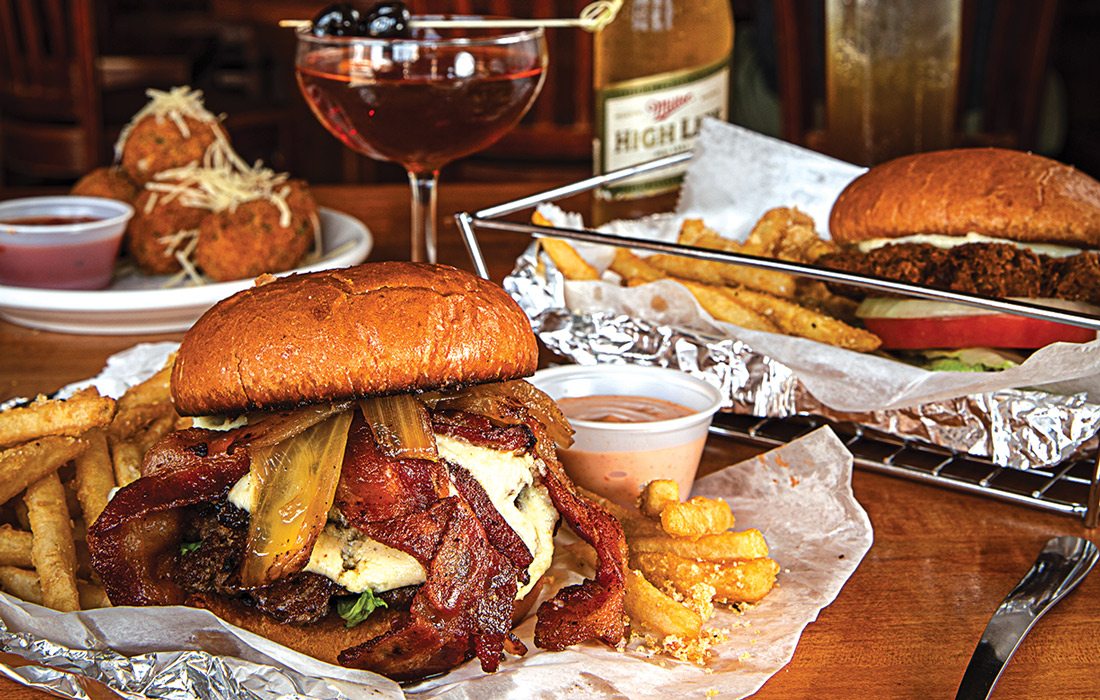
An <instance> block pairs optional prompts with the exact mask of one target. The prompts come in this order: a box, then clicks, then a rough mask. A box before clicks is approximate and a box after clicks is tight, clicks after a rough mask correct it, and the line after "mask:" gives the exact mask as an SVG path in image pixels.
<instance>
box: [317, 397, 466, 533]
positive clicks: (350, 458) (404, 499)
mask: <svg viewBox="0 0 1100 700" xmlns="http://www.w3.org/2000/svg"><path fill="white" fill-rule="evenodd" d="M448 483H449V481H448V479H447V472H446V470H445V469H443V468H442V467H441V466H440V465H439V464H437V463H435V462H431V461H428V460H422V459H393V458H391V457H388V456H386V455H385V454H383V452H382V450H381V448H379V446H378V443H377V442H375V440H374V434H373V433H372V432H371V428H370V425H369V424H368V423H367V422H366V421H365V420H364V419H363V416H362V414H361V413H359V412H358V411H356V413H355V418H354V419H353V421H352V424H351V429H350V431H349V432H348V446H347V451H346V452H345V453H344V463H343V466H342V467H341V468H340V481H339V483H338V484H337V486H336V497H335V499H334V504H335V505H336V508H337V509H338V510H339V511H340V512H341V513H342V514H343V515H344V517H345V518H347V520H348V522H349V523H351V524H353V525H362V524H365V523H369V522H378V521H380V520H389V519H390V518H395V517H398V516H401V515H406V514H408V513H414V512H417V511H423V510H425V509H427V508H429V507H431V506H432V504H434V503H436V502H437V501H438V500H439V499H440V498H442V497H444V496H446V495H447V491H448V488H447V485H448Z"/></svg>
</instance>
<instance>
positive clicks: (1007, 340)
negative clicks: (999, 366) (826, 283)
mask: <svg viewBox="0 0 1100 700" xmlns="http://www.w3.org/2000/svg"><path fill="white" fill-rule="evenodd" d="M862 320H863V324H864V325H865V326H867V330H869V331H871V332H872V333H874V334H875V335H877V336H878V337H880V338H882V347H883V349H884V350H931V349H936V348H973V347H985V348H1017V349H1027V350H1030V349H1035V348H1041V347H1044V346H1046V345H1049V344H1051V343H1056V342H1059V341H1062V342H1067V343H1087V342H1089V341H1092V340H1096V331H1090V330H1089V329H1087V328H1079V327H1077V326H1068V325H1066V324H1064V323H1055V322H1054V321H1043V320H1039V319H1035V318H1027V317H1024V316H1012V315H1010V314H982V315H978V316H939V317H933V318H864V319H862Z"/></svg>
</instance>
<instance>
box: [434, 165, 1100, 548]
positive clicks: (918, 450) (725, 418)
mask: <svg viewBox="0 0 1100 700" xmlns="http://www.w3.org/2000/svg"><path fill="white" fill-rule="evenodd" d="M691 157H692V154H691V153H690V152H688V153H680V154H676V155H672V156H666V157H664V158H659V159H657V160H653V161H650V162H648V163H642V164H640V165H636V166H632V167H629V168H623V169H621V170H616V171H614V172H610V173H606V174H603V175H596V176H593V177H590V178H586V179H584V180H580V181H578V182H575V183H570V184H568V185H563V186H561V187H555V188H553V189H549V190H545V191H543V192H539V193H536V194H533V195H530V196H527V197H522V198H520V199H515V200H512V201H510V202H504V203H502V204H498V205H495V206H492V207H488V208H485V209H481V210H479V211H476V212H473V213H470V212H460V213H458V214H455V222H456V223H457V225H458V229H459V231H460V232H461V234H462V239H463V242H464V243H465V245H466V250H467V252H468V253H469V255H470V260H471V262H472V263H473V265H474V269H475V271H476V272H477V274H479V275H480V276H481V277H484V278H486V279H488V278H489V271H488V267H487V266H486V264H485V257H484V255H483V254H482V252H481V246H480V244H479V243H478V240H477V233H476V230H475V229H477V228H484V229H490V230H498V231H508V232H512V233H518V234H524V235H528V236H532V237H534V238H547V237H551V238H564V239H568V240H573V241H582V242H586V243H597V244H601V245H611V246H616V247H626V248H635V249H640V250H649V251H653V252H661V253H672V254H676V255H682V256H686V257H691V258H698V259H701V260H713V261H717V262H725V263H733V264H735V265H742V266H745V267H753V268H759V269H764V270H773V271H777V272H785V273H788V274H792V275H796V276H799V277H808V278H811V279H816V280H821V281H823V282H839V283H844V284H850V285H853V286H856V287H862V288H865V289H871V290H875V291H878V292H886V293H890V294H902V295H907V296H912V297H918V298H923V299H931V300H934V301H942V302H950V303H955V304H962V305H965V306H970V307H974V308H978V309H983V310H987V311H996V312H1000V313H1007V314H1012V315H1015V316H1025V317H1028V318H1035V319H1040V320H1046V321H1053V322H1056V323H1064V324H1069V325H1072V326H1079V327H1082V328H1087V329H1089V330H1093V331H1098V332H1100V318H1097V317H1094V316H1090V315H1088V314H1083V313H1078V312H1074V311H1069V310H1063V309H1055V308H1051V307H1045V306H1039V305H1036V304H1030V303H1027V302H1022V301H1013V300H1009V299H996V298H992V297H985V296H980V295H977V294H968V293H965V292H956V291H951V290H946V289H932V288H929V287H922V286H918V285H914V284H909V283H906V282H898V281H896V280H890V279H885V278H882V277H873V276H867V275H858V274H854V273H850V272H844V271H841V270H832V269H827V268H819V267H816V266H813V265H806V264H801V263H794V262H787V261H784V260H776V259H773V258H763V257H757V256H753V255H743V254H740V253H731V252H728V251H724V250H714V249H710V248H700V247H697V246H686V245H680V244H677V243H665V242H663V241H648V240H641V239H637V238H631V237H628V236H619V235H615V234H610V233H602V232H600V231H595V230H593V229H572V228H558V227H548V226H537V225H534V224H529V223H519V222H511V221H501V220H500V218H501V217H504V216H508V215H510V214H515V213H517V212H520V211H524V210H526V209H531V208H534V207H536V206H538V205H539V204H543V203H548V202H555V201H557V200H559V199H564V198H566V197H570V196H572V195H576V194H580V193H583V192H587V191H589V190H593V189H595V188H597V187H599V186H600V185H604V184H607V183H611V182H616V181H619V180H623V179H626V178H629V177H633V176H635V175H639V174H643V173H649V172H654V171H659V170H664V169H667V168H671V167H674V166H677V165H681V164H683V163H686V162H688V161H689V160H691ZM824 424H829V425H833V427H834V429H837V430H838V432H839V433H840V434H841V437H842V439H844V440H845V442H846V444H848V446H849V449H851V450H852V452H853V455H855V464H856V466H858V467H861V468H863V469H868V470H872V471H877V472H881V473H886V474H890V475H893V476H900V477H904V478H908V479H912V480H916V481H921V482H925V483H933V484H936V485H938V486H942V487H946V488H950V489H954V490H960V491H965V492H969V493H977V494H981V495H984V496H988V497H992V498H997V499H1000V500H1005V501H1009V502H1013V503H1019V504H1023V505H1028V506H1031V507H1034V508H1039V509H1043V510H1049V511H1054V512H1058V513H1063V514H1069V515H1075V516H1078V517H1082V518H1083V519H1084V522H1085V526H1086V527H1089V528H1093V527H1096V526H1097V524H1098V522H1100V452H1098V453H1096V454H1088V455H1080V456H1074V457H1071V458H1069V459H1068V460H1065V461H1063V462H1062V463H1060V464H1059V465H1056V466H1054V467H1050V468H1046V469H1038V470H1027V471H1024V470H1018V469H1011V468H1007V467H1000V466H998V465H996V464H994V463H993V462H991V461H989V460H986V459H981V458H975V457H972V456H969V455H965V454H961V453H956V452H954V451H952V450H946V449H944V448H940V447H936V446H934V445H929V444H926V443H922V442H919V441H916V440H912V439H907V438H901V437H898V436H889V435H886V434H882V433H878V431H873V430H870V429H863V428H862V427H861V426H854V425H852V424H847V425H849V426H851V429H850V430H847V431H845V430H844V429H842V428H841V426H840V425H838V424H833V423H830V422H829V421H827V420H825V419H823V418H818V417H811V416H796V417H792V418H782V419H781V418H760V417H752V416H736V415H735V414H723V415H722V418H720V419H719V420H717V421H716V423H715V425H714V426H713V427H712V429H711V430H712V432H714V433H716V434H720V435H724V436H727V437H732V438H734V439H737V440H740V441H742V442H746V443H749V444H753V445H756V446H759V447H774V446H776V445H779V444H783V442H786V441H788V440H789V439H794V437H798V436H800V435H801V434H804V432H808V430H811V429H813V428H816V427H819V426H820V425H824ZM792 426H795V427H797V426H803V427H806V426H809V427H807V428H806V430H805V431H802V432H798V431H795V433H793V434H792V433H790V430H789V428H790V427H792ZM787 434H790V437H787V438H786V439H783V438H779V437H776V436H777V435H787ZM908 454H914V455H920V458H919V459H914V460H905V459H902V458H901V457H902V456H905V455H908ZM964 466H965V467H966V469H963V467H964ZM1006 474H1007V475H1008V476H1012V475H1013V474H1025V475H1031V476H1032V477H1036V478H1038V479H1039V481H1035V482H1034V484H1033V487H1028V486H1026V485H1021V484H1019V483H1016V481H1019V480H1016V481H1013V480H1012V479H1010V478H1006V477H1005V475H1006ZM1026 480H1027V479H1025V481H1026ZM1010 481H1011V482H1012V483H1008V482H1010Z"/></svg>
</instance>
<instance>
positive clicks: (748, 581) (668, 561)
mask: <svg viewBox="0 0 1100 700" xmlns="http://www.w3.org/2000/svg"><path fill="white" fill-rule="evenodd" d="M630 565H631V566H633V567H636V568H637V569H638V570H640V571H641V572H642V573H643V574H644V575H645V577H646V578H647V579H649V580H650V581H653V582H654V583H656V584H658V585H661V584H665V583H668V584H670V585H672V587H674V588H675V589H676V590H677V591H679V592H680V593H681V594H683V595H688V594H689V593H690V591H691V588H692V586H696V585H698V584H700V583H704V584H708V585H711V586H714V590H715V593H714V599H715V600H717V601H718V602H722V603H755V602H757V601H759V600H760V599H762V598H763V597H764V596H766V595H767V594H768V592H769V591H771V589H772V587H773V586H774V585H775V577H776V575H777V574H778V573H779V564H777V563H776V562H775V560H773V559H768V558H766V557H761V558H759V559H750V560H748V561H734V562H725V563H717V562H710V561H696V560H694V559H688V558H685V557H678V556H676V555H675V554H667V553H660V552H648V553H639V554H635V555H633V556H632V557H631V558H630Z"/></svg>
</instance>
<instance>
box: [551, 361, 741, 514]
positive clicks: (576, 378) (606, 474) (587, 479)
mask: <svg viewBox="0 0 1100 700" xmlns="http://www.w3.org/2000/svg"><path fill="white" fill-rule="evenodd" d="M530 382H531V383H532V384H534V385H535V386H536V387H538V388H539V389H541V390H542V391H544V392H546V393H547V394H549V395H550V398H552V399H554V400H555V401H557V400H559V399H563V398H570V397H581V396H645V397H650V398H655V399H661V400H663V401H671V402H672V403H676V404H680V405H681V406H684V407H686V408H688V409H690V410H691V411H692V413H691V414H690V415H686V416H683V417H679V418H672V419H669V420H656V421H647V422H639V423H613V422H604V421H591V420H577V419H570V421H569V422H570V423H571V424H572V426H573V429H574V430H575V431H576V434H575V435H574V439H575V442H574V444H573V446H572V447H571V448H569V449H568V450H563V451H561V452H560V453H559V456H560V457H561V460H562V464H564V465H565V469H566V471H567V472H568V473H569V476H570V477H571V478H572V479H573V481H574V482H575V483H577V484H579V485H580V486H583V487H584V488H586V489H589V490H591V491H595V492H596V493H598V494H600V495H602V496H606V497H607V498H610V499H611V500H613V501H615V502H617V503H620V504H623V505H630V504H633V503H634V501H635V499H636V498H637V497H638V494H639V493H641V489H642V487H643V486H645V484H647V483H649V482H650V481H652V480H654V479H673V480H675V481H676V482H677V484H679V486H680V494H681V496H682V497H683V498H687V495H688V494H689V493H690V492H691V485H692V483H693V482H694V481H695V473H696V471H698V469H699V459H700V457H701V456H702V453H703V445H704V444H705V443H706V438H707V430H708V428H709V427H710V422H711V419H712V417H713V416H714V414H715V412H716V411H718V409H719V408H721V406H722V394H721V392H719V391H718V389H716V388H714V387H713V386H711V385H710V384H708V383H707V382H705V381H703V380H701V379H697V378H695V377H693V376H691V375H690V374H686V373H684V372H681V371H679V370H674V369H665V368H662V367H644V366H638V365H597V366H580V365H569V366H565V367H554V368H551V369H544V370H540V371H538V372H536V373H535V375H534V376H533V377H531V379H530Z"/></svg>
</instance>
